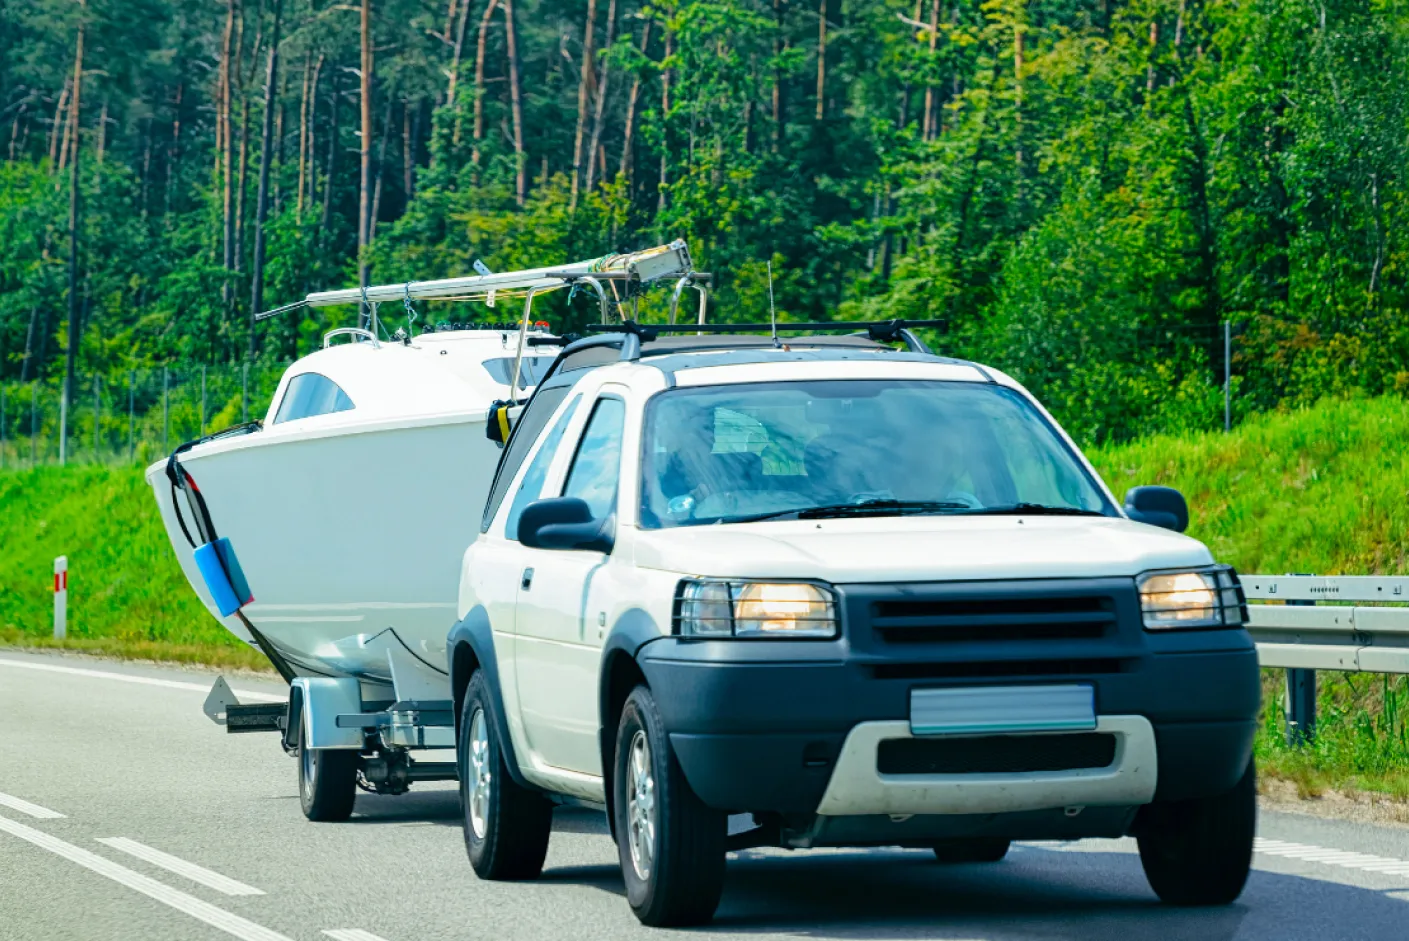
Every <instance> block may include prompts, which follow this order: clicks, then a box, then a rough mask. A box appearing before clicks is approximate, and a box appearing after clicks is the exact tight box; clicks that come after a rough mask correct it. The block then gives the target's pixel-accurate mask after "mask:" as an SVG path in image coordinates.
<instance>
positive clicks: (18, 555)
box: [0, 398, 1409, 798]
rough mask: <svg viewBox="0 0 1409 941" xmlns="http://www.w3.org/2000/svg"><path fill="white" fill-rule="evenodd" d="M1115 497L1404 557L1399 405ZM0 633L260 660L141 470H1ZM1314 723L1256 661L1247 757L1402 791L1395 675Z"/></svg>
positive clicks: (1399, 569)
mask: <svg viewBox="0 0 1409 941" xmlns="http://www.w3.org/2000/svg"><path fill="white" fill-rule="evenodd" d="M1091 458H1092V460H1093V461H1094V462H1095V464H1096V465H1097V467H1098V468H1099V469H1100V471H1101V473H1102V474H1103V475H1104V476H1105V478H1106V480H1107V481H1108V482H1109V483H1110V484H1111V487H1112V489H1114V490H1115V491H1116V493H1117V495H1122V494H1123V493H1124V491H1125V489H1126V488H1128V487H1130V486H1134V485H1136V484H1151V483H1159V484H1167V485H1170V486H1174V487H1178V488H1179V489H1180V490H1182V491H1183V492H1184V494H1185V495H1186V496H1187V497H1188V498H1189V504H1190V507H1191V509H1192V514H1193V519H1192V522H1191V525H1190V530H1189V531H1190V534H1191V535H1193V536H1195V537H1197V538H1199V539H1202V540H1203V541H1204V542H1206V543H1208V545H1209V546H1210V547H1211V548H1212V549H1213V552H1214V555H1215V556H1217V557H1218V558H1219V559H1220V560H1221V561H1226V562H1231V563H1232V564H1234V565H1236V566H1237V567H1238V568H1239V569H1240V570H1241V571H1243V572H1247V573H1252V572H1258V573H1279V572H1310V573H1315V574H1344V575H1372V574H1400V573H1404V572H1405V571H1406V569H1409V558H1407V557H1409V406H1406V403H1405V402H1404V401H1403V400H1400V399H1396V398H1384V399H1369V400H1363V399H1362V400H1354V401H1340V402H1326V403H1323V404H1321V405H1318V406H1316V407H1315V408H1311V409H1306V410H1303V411H1297V412H1288V413H1279V414H1272V415H1265V416H1262V417H1259V418H1257V419H1254V420H1252V421H1249V422H1248V423H1246V424H1244V425H1243V426H1241V427H1239V428H1238V429H1236V430H1235V431H1234V432H1233V433H1232V434H1222V433H1209V434H1202V435H1187V436H1180V437H1155V438H1149V439H1145V440H1141V441H1137V442H1134V443H1130V444H1124V445H1118V446H1113V447H1108V448H1103V449H1098V450H1095V451H1093V452H1092V453H1091ZM61 554H67V555H68V557H69V571H70V580H69V596H70V597H69V637H68V639H67V641H65V642H62V643H61V644H55V642H54V641H52V640H51V639H50V634H51V632H52V604H53V600H52V599H53V593H52V586H53V574H52V573H53V567H52V566H53V559H54V557H55V556H57V555H61ZM0 643H3V644H10V645H28V646H63V647H66V648H69V649H76V650H82V651H87V652H90V653H97V654H105V655H111V656H121V657H133V658H141V659H153V660H174V661H182V662H200V663H209V664H215V665H219V666H224V667H250V668H255V669H268V666H267V664H266V663H264V661H263V658H261V657H260V656H259V654H258V653H256V652H254V651H253V650H251V649H250V648H248V647H246V646H245V645H243V644H241V643H239V642H238V641H236V640H235V639H234V638H232V637H231V636H230V635H229V634H227V633H226V632H225V630H224V629H223V628H222V627H221V626H220V625H219V624H218V623H217V622H216V621H215V619H214V618H212V617H211V616H210V615H209V614H208V613H207V612H206V611H205V609H204V608H203V607H202V606H201V604H200V602H199V601H197V600H196V597H195V595H194V594H193V593H192V592H191V590H190V587H189V586H188V585H187V584H186V580H185V578H184V577H183V576H182V574H181V571H180V569H179V568H178V566H177V564H176V559H175V556H174V555H173V554H172V550H171V547H170V545H169V544H168V543H167V539H166V535H165V533H164V531H163V530H162V526H161V522H160V520H159V518H158V516H157V511H156V506H155V503H154V502H153V500H152V495H151V492H150V490H149V489H148V487H147V485H146V483H145V482H144V481H143V479H142V476H141V472H140V471H139V470H137V469H133V468H103V467H70V468H67V469H62V468H40V469H37V470H30V471H22V472H7V473H0ZM1320 680H1321V708H1320V722H1321V724H1320V734H1319V736H1318V739H1317V741H1316V743H1315V744H1314V745H1313V746H1311V747H1309V748H1305V749H1299V750H1293V749H1288V748H1287V747H1286V746H1285V745H1284V744H1283V743H1282V726H1281V721H1282V720H1281V691H1282V685H1281V684H1282V673H1281V671H1276V670H1269V671H1265V682H1264V690H1265V694H1266V695H1265V700H1266V702H1265V710H1264V722H1263V729H1262V732H1261V733H1260V735H1259V737H1258V745H1257V749H1258V757H1259V761H1260V762H1261V765H1262V767H1263V769H1264V774H1271V775H1274V776H1278V777H1283V778H1286V779H1289V780H1292V781H1294V782H1295V783H1296V784H1297V787H1298V788H1299V789H1300V790H1301V791H1302V792H1303V793H1306V794H1315V793H1318V792H1320V791H1323V790H1326V789H1328V788H1333V787H1351V788H1359V789H1366V790H1373V791H1379V792H1382V793H1385V794H1390V795H1396V796H1398V797H1400V798H1409V727H1407V726H1406V720H1407V719H1409V677H1398V678H1385V677H1381V676H1377V675H1371V674H1336V673H1322V674H1321V676H1320Z"/></svg>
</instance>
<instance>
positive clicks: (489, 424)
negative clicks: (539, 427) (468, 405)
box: [484, 399, 514, 448]
mask: <svg viewBox="0 0 1409 941" xmlns="http://www.w3.org/2000/svg"><path fill="white" fill-rule="evenodd" d="M513 404H514V403H512V402H505V401H503V400H502V399H495V400H494V401H493V402H491V403H489V411H488V412H487V413H486V414H485V416H484V436H485V437H486V438H488V439H489V440H490V441H493V442H494V443H495V444H497V445H499V447H501V448H502V447H503V446H504V442H506V441H508V440H509V432H510V431H512V430H513V425H512V424H510V422H509V409H510V408H512V407H513Z"/></svg>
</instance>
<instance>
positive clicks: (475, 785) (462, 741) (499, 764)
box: [455, 670, 553, 881]
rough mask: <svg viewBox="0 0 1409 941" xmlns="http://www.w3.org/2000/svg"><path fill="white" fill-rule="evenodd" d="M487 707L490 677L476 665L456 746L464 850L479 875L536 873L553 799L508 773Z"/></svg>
mask: <svg viewBox="0 0 1409 941" xmlns="http://www.w3.org/2000/svg"><path fill="white" fill-rule="evenodd" d="M492 708H493V707H492V704H491V701H490V692H489V683H488V681H486V680H485V678H484V673H483V672H482V671H480V670H476V671H475V673H474V675H473V676H472V677H470V685H469V687H468V688H467V689H466V690H465V702H464V705H463V706H462V707H461V710H460V732H459V737H458V742H457V745H456V749H455V757H456V760H457V762H458V764H459V770H460V809H461V811H462V815H463V818H464V827H465V852H466V853H468V854H469V857H470V865H471V866H473V867H474V870H475V873H476V874H477V875H478V876H479V877H480V878H481V879H490V880H494V881H513V880H521V879H536V878H538V875H539V874H540V873H541V872H543V860H544V859H546V858H547V856H548V838H549V837H550V836H551V835H552V832H553V805H552V804H551V803H550V802H549V801H548V799H547V798H546V797H544V796H543V795H542V794H539V793H538V792H537V791H530V790H528V789H527V788H524V787H522V786H520V785H519V784H518V783H516V782H515V781H514V779H513V778H512V777H511V776H510V775H509V769H508V766H507V765H506V764H505V763H504V750H503V748H502V747H501V745H500V742H499V733H498V729H496V728H495V726H494V720H493V719H492V718H491V716H492V715H493V712H492V711H491V710H492Z"/></svg>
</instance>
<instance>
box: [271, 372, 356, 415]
mask: <svg viewBox="0 0 1409 941" xmlns="http://www.w3.org/2000/svg"><path fill="white" fill-rule="evenodd" d="M353 408H356V406H355V405H353V404H352V399H350V398H348V397H347V393H346V392H344V391H343V390H342V387H341V386H339V385H338V384H337V383H336V382H334V381H333V380H331V379H329V378H328V377H327V376H322V375H319V374H318V373H316V372H306V373H300V374H299V375H297V376H294V377H293V378H292V379H290V380H289V386H288V388H287V389H285V390H284V398H283V401H281V402H280V403H279V411H278V412H277V413H276V414H275V415H274V424H276V425H277V424H279V423H280V422H286V421H294V420H296V419H299V418H312V417H313V416H315V415H330V414H332V413H333V412H346V411H350V410H351V409H353Z"/></svg>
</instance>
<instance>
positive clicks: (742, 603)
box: [674, 578, 837, 638]
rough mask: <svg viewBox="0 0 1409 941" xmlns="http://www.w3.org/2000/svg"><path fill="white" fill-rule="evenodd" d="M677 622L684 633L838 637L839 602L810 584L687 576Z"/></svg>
mask: <svg viewBox="0 0 1409 941" xmlns="http://www.w3.org/2000/svg"><path fill="white" fill-rule="evenodd" d="M674 620H675V624H674V631H675V633H676V634H679V635H681V636H683V637H761V638H773V637H809V638H817V637H836V636H837V603H836V598H835V596H834V595H833V594H832V592H831V590H830V589H828V588H826V587H824V586H821V585H816V584H813V583H811V582H732V581H720V580H715V579H693V578H688V579H685V580H684V581H682V582H681V583H680V587H679V589H678V590H677V592H676V595H675V619H674Z"/></svg>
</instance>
